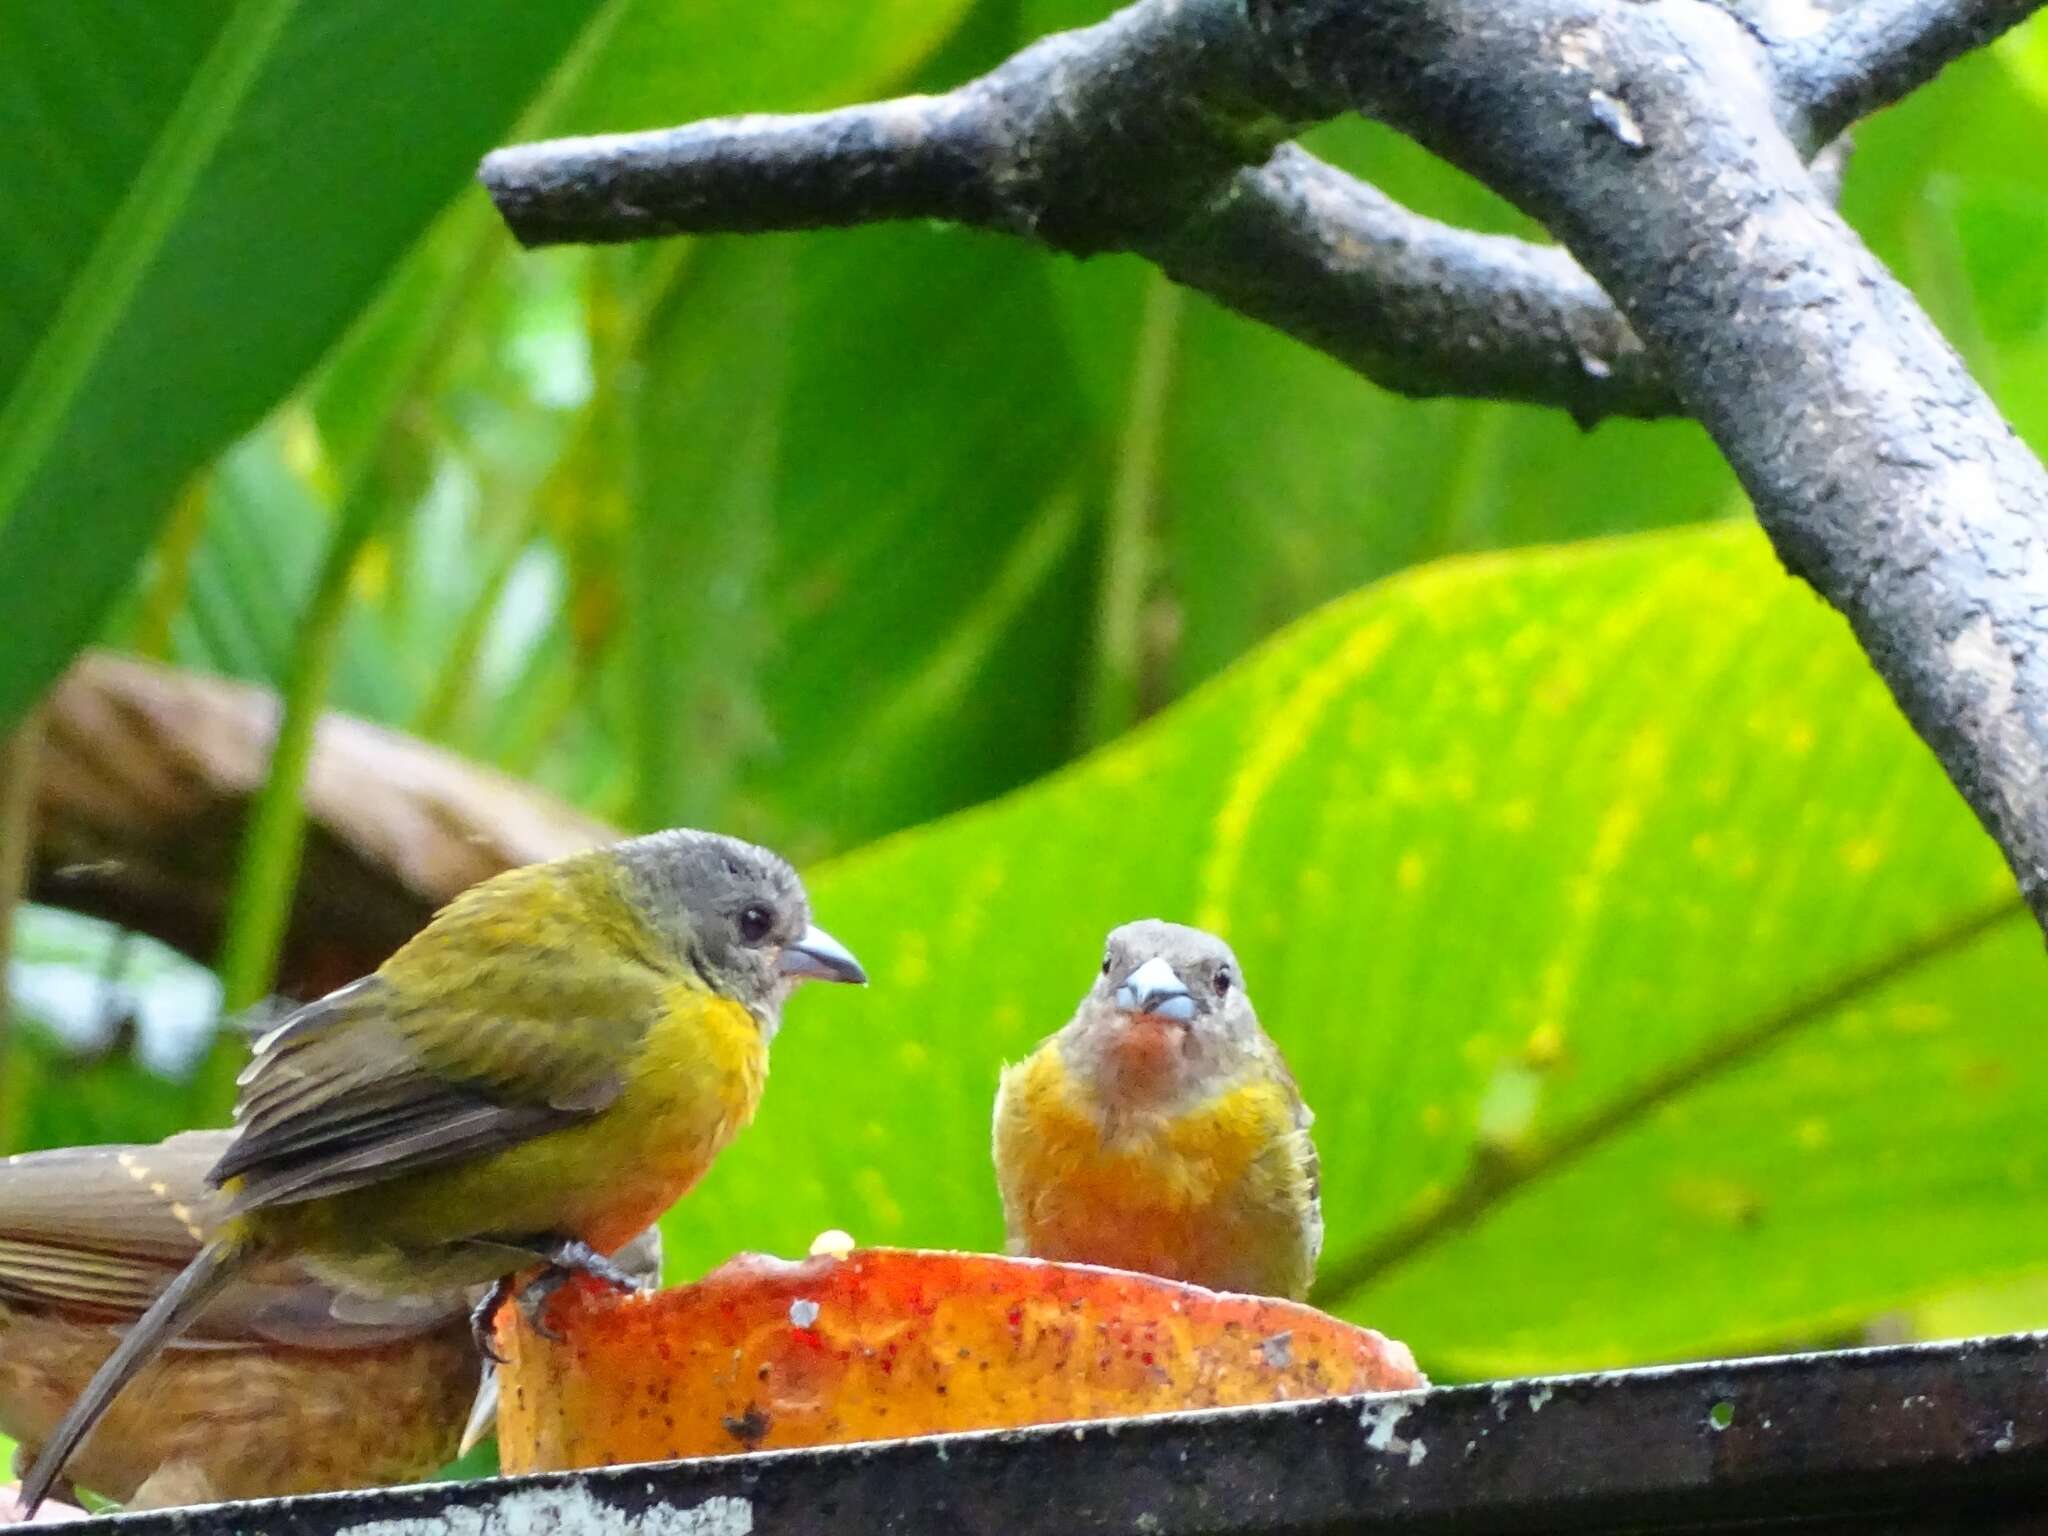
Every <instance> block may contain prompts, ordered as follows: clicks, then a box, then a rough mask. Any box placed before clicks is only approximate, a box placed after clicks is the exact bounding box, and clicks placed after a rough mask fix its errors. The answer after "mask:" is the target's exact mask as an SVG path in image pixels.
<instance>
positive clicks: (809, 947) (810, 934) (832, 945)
mask: <svg viewBox="0 0 2048 1536" xmlns="http://www.w3.org/2000/svg"><path fill="white" fill-rule="evenodd" d="M778 969H780V970H781V972H782V974H783V975H785V976H787V977H789V978H790V979H791V980H792V981H851V982H855V983H857V984H858V985H861V986H866V985H867V980H868V973H867V972H866V971H864V970H862V969H861V968H860V962H859V961H858V960H856V959H854V958H853V951H852V950H850V949H848V948H847V947H846V946H845V945H844V944H842V943H840V942H839V941H838V940H837V939H835V938H833V937H832V935H831V934H829V933H827V932H826V931H825V930H824V929H822V928H820V927H819V926H818V925H817V924H816V923H813V924H811V926H810V927H808V928H806V929H805V930H804V935H803V937H802V938H800V939H798V940H797V941H796V942H795V943H793V944H788V945H785V946H783V950H782V960H781V962H780V964H779V966H778Z"/></svg>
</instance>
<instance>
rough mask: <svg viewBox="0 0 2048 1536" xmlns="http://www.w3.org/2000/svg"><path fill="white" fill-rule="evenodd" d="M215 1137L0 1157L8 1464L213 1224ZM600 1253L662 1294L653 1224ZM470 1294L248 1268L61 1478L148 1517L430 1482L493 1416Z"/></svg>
mask: <svg viewBox="0 0 2048 1536" xmlns="http://www.w3.org/2000/svg"><path fill="white" fill-rule="evenodd" d="M228 1141H229V1133H228V1132H226V1131H187V1132H185V1133H183V1134H181V1135H178V1136H173V1137H171V1138H170V1139H169V1140H168V1141H165V1142H162V1143H159V1144H158V1145H156V1146H104V1147H62V1148H58V1149H55V1150H53V1151H49V1152H30V1153H24V1154H22V1155H21V1156H18V1157H11V1158H7V1159H4V1160H0V1433H4V1434H7V1435H9V1436H11V1437H13V1438H14V1439H15V1440H16V1441H17V1442H19V1449H18V1451H17V1459H18V1460H20V1461H21V1462H23V1463H27V1462H31V1461H33V1460H34V1459H35V1455H36V1448H37V1447H38V1446H40V1445H41V1444H42V1443H43V1442H44V1440H45V1439H46V1438H47V1437H48V1436H49V1434H50V1431H51V1430H52V1429H53V1428H54V1427H55V1426H56V1424H57V1421H58V1420H59V1419H60V1418H61V1417H62V1416H63V1413H64V1409H65V1407H66V1406H67V1405H68V1404H69V1403H70V1402H71V1401H72V1400H73V1399H74V1398H76V1397H77V1396H78V1394H79V1392H80V1391H81V1390H82V1389H83V1388H84V1386H85V1384H86V1382H87V1381H89V1380H90V1379H91V1377H92V1374H93V1372H94V1371H96V1370H97V1369H98V1368H99V1366H100V1364H101V1363H102V1362H103V1361H104V1360H105V1359H106V1357H107V1356H108V1355H109V1354H110V1353H112V1351H113V1348H114V1345H115V1343H116V1342H117V1341H118V1339H119V1337H120V1331H121V1330H122V1329H124V1328H127V1327H131V1326H133V1324H134V1323H135V1321H136V1319H137V1318H138V1317H140V1316H141V1315H142V1313H143V1312H144V1311H145V1310H146V1309H147V1308H148V1306H149V1304H150V1303H151V1302H152V1301H154V1300H155V1299H156V1298H157V1296H158V1295H159V1294H161V1292H162V1291H163V1289H164V1287H165V1286H167V1285H169V1284H170V1283H171V1281H172V1280H173V1279H175V1278H176V1276H177V1275H178V1272H179V1271H180V1270H182V1269H183V1268H184V1267H185V1266H186V1265H187V1264H188V1263H190V1262H191V1261H192V1258H193V1256H194V1255H196V1254H197V1253H198V1252H199V1250H200V1248H201V1247H202V1246H203V1245H204V1244H205V1242H206V1241H207V1239H208V1238H209V1237H210V1236H211V1235H212V1234H213V1233H214V1232H215V1231H216V1230H217V1229H218V1227H219V1225H220V1220H221V1213H222V1211H223V1210H224V1208H225V1207H226V1205H227V1196H225V1195H224V1194H222V1193H221V1192H220V1191H219V1190H216V1189H214V1188H212V1187H211V1186H209V1185H208V1184H207V1182H206V1174H207V1171H208V1170H209V1169H211V1168H212V1167H213V1165H214V1164H215V1163H216V1162H218V1161H219V1160H220V1157H221V1154H222V1153H223V1152H225V1151H226V1150H227V1145H228ZM613 1257H614V1258H615V1259H616V1261H617V1262H618V1263H619V1264H620V1266H621V1267H623V1268H625V1269H628V1270H631V1271H632V1272H633V1273H634V1274H635V1276H636V1277H640V1278H643V1279H644V1280H645V1282H646V1283H647V1284H649V1285H652V1284H654V1283H656V1281H657V1280H658V1279H659V1275H660V1263H661V1247H660V1234H659V1232H658V1231H656V1230H655V1229H652V1228H650V1229H649V1230H648V1231H647V1232H645V1233H642V1234H641V1236H640V1237H639V1238H638V1239H636V1240H635V1241H634V1242H633V1243H632V1244H629V1245H628V1246H627V1248H625V1249H622V1250H620V1252H619V1253H617V1254H615V1255H614V1256H613ZM475 1299H476V1298H475V1297H474V1296H472V1295H470V1294H468V1293H466V1292H462V1291H456V1292H451V1293H449V1294H447V1295H444V1296H440V1297H433V1296H427V1297H420V1298H407V1299H405V1300H403V1301H400V1302H396V1303H385V1304H379V1303H377V1302H374V1301H371V1300H369V1299H367V1298H354V1297H347V1296H345V1295H344V1294H343V1293H340V1292H337V1291H336V1290H335V1289H334V1288H333V1287H332V1286H329V1285H326V1284H324V1283H322V1282H321V1281H319V1280H318V1279H316V1278H314V1277H313V1276H311V1275H309V1274H307V1273H306V1272H305V1270H304V1269H302V1268H300V1267H299V1266H298V1265H297V1264H296V1263H294V1262H292V1261H291V1260H289V1259H286V1260H280V1261H275V1262H273V1263H271V1264H269V1265H266V1266H262V1267H259V1268H254V1269H251V1270H248V1271H245V1272H244V1274H243V1275H242V1276H240V1277H239V1278H237V1279H236V1280H234V1281H232V1282H231V1283H230V1284H229V1285H227V1286H226V1287H225V1288H224V1289H223V1290H222V1292H221V1294H220V1295H219V1296H218V1297H216V1298H215V1300H214V1303H213V1305H212V1306H210V1307H209V1308H208V1309H207V1311H206V1313H205V1315H204V1316H203V1317H202V1318H200V1320H199V1321H198V1322H197V1323H196V1324H195V1325H194V1326H193V1328H192V1329H191V1331H189V1332H188V1333H187V1334H186V1335H185V1337H184V1338H183V1339H180V1340H178V1341H176V1342H175V1343H173V1344H172V1345H171V1346H169V1347H168V1348H167V1349H165V1351H164V1352H163V1353H162V1354H160V1355H159V1356H157V1358H156V1359H155V1360H154V1361H153V1362H151V1364H150V1365H149V1366H148V1367H146V1368H145V1369H144V1370H143V1371H142V1372H141V1374H140V1375H139V1376H138V1377H137V1378H136V1382H135V1385H134V1388H133V1389H132V1390H131V1391H130V1392H128V1393H126V1394H124V1395H123V1396H122V1397H121V1399H120V1400H119V1401H118V1402H117V1403H116V1404H115V1405H114V1407H113V1409H112V1410H111V1411H110V1412H109V1413H108V1414H107V1416H106V1417H105V1418H103V1419H102V1420H100V1423H99V1425H98V1427H97V1429H96V1430H95V1431H94V1433H93V1434H91V1435H90V1436H88V1437H87V1438H86V1440H85V1441H84V1443H83V1444H81V1445H80V1446H79V1448H78V1451H77V1453H76V1454H75V1455H74V1456H73V1457H72V1460H71V1468H70V1470H71V1475H72V1479H73V1480H75V1481H76V1482H79V1483H82V1484H83V1485H84V1486H86V1487H88V1488H91V1489H92V1490H94V1491H95V1492H96V1493H99V1494H102V1495H104V1496H106V1497H108V1498H112V1499H116V1500H118V1501H119V1502H121V1503H123V1504H125V1505H127V1506H128V1507H129V1508H131V1509H151V1508H158V1507H162V1506H165V1505H171V1504H198V1503H210V1502H214V1501H217V1500H220V1499H256V1498H272V1497H276V1496H279V1495H283V1494H291V1493H320V1492H326V1491H328V1490H331V1489H339V1488H373V1487H380V1486H383V1485H386V1484H390V1483H401V1482H411V1481H414V1480H416V1479H418V1478H421V1477H425V1476H426V1475H428V1474H429V1473H431V1472H433V1471H434V1470H435V1469H437V1468H439V1467H441V1466H442V1465H444V1464H445V1463H447V1462H448V1461H449V1460H450V1459H452V1458H453V1457H454V1456H455V1454H456V1453H457V1449H458V1447H457V1443H456V1441H457V1436H458V1434H461V1433H463V1431H464V1425H463V1420H464V1415H465V1414H467V1415H468V1416H469V1419H470V1431H469V1432H470V1433H471V1434H477V1435H480V1434H483V1433H488V1432H489V1430H490V1428H491V1424H492V1422H493V1420H494V1416H495V1410H496V1406H497V1394H496V1391H495V1386H496V1382H495V1378H494V1377H493V1376H491V1374H490V1372H489V1368H488V1367H485V1381H484V1388H483V1390H481V1391H479V1388H478V1366H479V1361H478V1359H477V1355H476V1351H475V1349H474V1348H473V1347H472V1344H471V1338H470V1328H469V1314H470V1310H471V1307H472V1305H473V1303H474V1301H475ZM472 1397H474V1399H475V1401H474V1403H472ZM0 1507H4V1500H0Z"/></svg>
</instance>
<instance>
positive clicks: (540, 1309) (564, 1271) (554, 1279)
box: [519, 1241, 645, 1340]
mask: <svg viewBox="0 0 2048 1536" xmlns="http://www.w3.org/2000/svg"><path fill="white" fill-rule="evenodd" d="M577 1275H589V1276H590V1277H591V1278H592V1279H593V1280H602V1281H603V1282H604V1283H605V1284H606V1285H609V1286H611V1287H612V1288H613V1289H614V1290H619V1291H624V1292H625V1293H626V1294H627V1295H629V1296H632V1295H638V1294H639V1293H640V1292H641V1291H642V1290H644V1289H645V1287H644V1286H643V1285H641V1283H640V1281H639V1280H638V1279H636V1278H635V1277H634V1276H633V1275H631V1274H629V1273H627V1272H626V1271H625V1270H623V1269H621V1268H620V1267H619V1266H618V1265H617V1264H615V1263H613V1262H612V1260H611V1259H610V1258H608V1257H606V1256H605V1255H604V1254H601V1253H599V1252H598V1251H597V1250H596V1249H595V1248H593V1247H591V1246H590V1244H588V1243H584V1242H573V1241H572V1242H566V1243H563V1244H561V1245H560V1246H558V1247H557V1248H555V1249H554V1251H553V1252H551V1253H550V1254H549V1255H548V1267H547V1268H546V1269H544V1270H542V1271H541V1272H540V1273H539V1274H538V1275H536V1276H535V1277H534V1278H533V1279H531V1280H529V1281H528V1282H527V1283H526V1284H525V1285H524V1286H523V1287H522V1288H521V1289H520V1292H519V1311H520V1315H521V1316H523V1317H524V1318H525V1319H526V1325H527V1327H529V1328H531V1329H532V1330H533V1331H534V1332H535V1333H537V1334H539V1335H540V1336H541V1337H542V1338H544V1339H551V1340H552V1339H558V1338H559V1337H560V1335H559V1334H557V1333H556V1332H555V1331H554V1329H552V1328H550V1327H549V1326H548V1323H547V1306H548V1302H549V1301H550V1300H552V1299H553V1297H554V1294H555V1292H557V1291H559V1290H560V1289H561V1288H562V1287H563V1286H564V1285H566V1284H568V1282H569V1281H570V1280H571V1279H572V1278H574V1277H575V1276H577Z"/></svg>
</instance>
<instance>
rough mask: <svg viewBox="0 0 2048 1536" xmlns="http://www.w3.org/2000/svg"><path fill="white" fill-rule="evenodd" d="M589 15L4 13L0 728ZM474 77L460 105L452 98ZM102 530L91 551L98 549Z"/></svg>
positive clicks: (378, 5) (247, 10)
mask: <svg viewBox="0 0 2048 1536" xmlns="http://www.w3.org/2000/svg"><path fill="white" fill-rule="evenodd" d="M593 5H594V0H540V3H537V4H520V5H511V4H507V3H505V0H452V3H448V4H441V5H433V6H418V5H408V4H399V3H397V0H370V3H369V4H367V5H359V6H353V7H351V8H350V9H349V11H348V13H347V16H346V20H345V22H344V21H343V20H342V19H341V17H340V15H339V13H337V12H335V11H333V10H332V9H330V8H327V7H322V6H317V5H311V4H304V3H300V0H239V3H237V4H234V5H231V6H230V5H221V4H217V3H206V0H169V3H166V4H162V5H154V6H151V7H150V8H148V10H147V13H146V14H147V24H146V25H139V24H138V21H137V16H138V13H137V11H136V9H135V7H133V6H131V5H127V4H122V3H117V0H75V3H67V4H63V5H45V6H31V7H27V8H25V9H24V8H16V9H14V10H11V11H10V12H9V13H8V15H7V18H6V19H5V21H4V22H0V221H4V222H5V224H6V226H7V228H8V229H9V231H10V233H11V238H10V239H9V241H8V243H7V247H6V254H5V255H4V256H0V294H4V296H5V297H4V299H0V606H4V607H5V608H6V610H7V611H9V612H15V613H25V612H33V613H35V615H36V620H37V621H36V623H34V624H33V625H24V626H17V627H16V629H15V630H14V631H13V632H12V634H11V636H10V639H9V642H8V644H7V646H6V647H5V648H4V649H0V727H4V725H5V723H6V722H7V721H9V720H11V719H12V718H13V717H14V716H16V715H17V714H18V713H19V712H20V711H21V710H22V709H23V708H24V707H25V706H26V705H27V704H28V703H29V702H30V701H31V700H32V699H34V698H35V696H36V695H37V694H38V693H39V692H40V691H41V689H42V688H43V687H44V685H46V684H47V683H48V682H49V680H50V679H51V677H53V676H54V675H55V673H56V672H57V671H58V669H59V668H61V667H62V665H63V664H64V662H65V661H66V660H67V659H68V658H69V656H70V655H71V653H72V652H73V651H74V650H75V649H76V648H77V647H78V646H79V644H81V643H82V642H83V641H84V640H85V639H86V638H87V637H88V636H89V635H90V634H91V633H92V632H93V629H94V627H95V626H96V625H97V624H98V622H99V621H100V618H101V616H102V615H103V614H104V613H105V611H106V610H107V607H108V605H109V603H110V602H111V601H112V600H113V599H114V598H115V596H116V595H117V594H118V592H119V590H120V588H121V586H122V584H123V582H124V581H125V580H126V579H127V577H128V575H129V573H130V572H131V571H132V569H133V568H134V566H135V564H136V561H137V560H138V559H139V557H140V556H141V554H142V552H143V550H144V548H145V547H146V546H147V544H148V543H149V541H150V539H151V537H152V535H153V534H154V531H155V529H156V527H157V525H158V524H159V522H160V521H161V520H162V518H163V517H164V516H165V515H166V514H167V511H168V509H169V507H170V506H171V504H172V501H173V498H174V497H175V496H176V494H177V492H178V490H179V488H180V486H181V485H182V483H183V482H184V480H185V479H186V477H188V476H189V475H190V474H191V473H192V471H193V470H194V469H196V468H197V467H198V466H199V465H200V464H202V463H203V462H205V460H206V459H208V458H209V457H210V456H211V455H212V454H214V453H215V452H217V451H218V450H219V449H220V448H221V447H222V446H223V445H224V444H225V443H226V442H228V441H229V440H230V439H231V438H232V437H233V436H234V435H235V434H236V433H238V432H240V431H242V430H244V429H246V428H247V427H248V426H249V425H250V423H251V422H253V421H254V420H255V419H256V417H257V416H258V415H259V414H260V413H261V412H262V411H263V410H264V409H266V408H267V407H268V406H269V405H270V404H271V403H272V402H273V401H274V400H276V399H277V397H278V396H279V395H280V394H281V393H282V392H283V391H284V390H285V389H286V388H288V387H289V386H290V385H291V384H292V383H293V382H294V381H295V380H296V379H297V378H298V377H299V376H300V375H301V374H302V373H303V372H304V371H305V370H306V369H307V368H308V367H309V366H310V365H311V364H312V363H313V362H314V361H315V360H316V359H317V358H318V357H319V355H320V354H321V352H322V351H323V350H324V349H325V348H326V347H327V345H328V344H329V343H330V342H331V341H332V340H333V339H334V338H335V337H336V336H337V335H338V334H339V333H340V331H341V329H342V328H343V326H344V325H345V324H346V323H347V322H348V320H349V319H350V318H351V317H352V316H353V315H354V314H355V312H356V311H357V309H358V308H360V307H361V305H362V304H363V303H364V302H365V301H366V300H367V299H368V297H369V296H370V294H371V293H372V292H373V291H374V289H375V287H376V284H377V283H378V281H379V279H380V278H381V277H382V275H383V274H384V272H385V271H386V270H387V269H388V268H389V267H390V266H391V264H392V263H393V261H394V260H395V259H396V258H397V257H398V256H399V255H400V254H401V253H402V252H403V251H404V249H405V247H406V246H407V245H408V244H409V243H410V242H411V241H412V240H413V239H414V238H415V237H416V236H417V235H418V234H419V232H420V231H421V229H422V228H423V227H424V226H425V225H426V223H427V221H428V219H429V218H430V217H431V215H432V214H433V213H434V211H435V210H436V209H437V208H438V207H439V206H440V205H441V204H442V203H443V202H445V201H446V200H447V199H448V198H449V197H450V196H452V195H453V194H454V193H455V192H456V191H458V190H459V189H461V187H462V186H463V184H464V182H465V181H466V179H467V178H468V176H469V174H470V172H471V170H472V168H473V167H474V164H475V161H476V158H477V157H478V155H480V154H481V153H482V152H483V151H484V150H485V149H486V148H488V147H489V145H490V143H491V141H492V139H493V138H494V137H495V136H496V135H497V133H498V132H499V131H501V129H502V128H503V126H504V125H505V123H506V122H508V121H509V120H510V118H511V117H512V115H513V114H514V112H515V110H516V109H517V108H518V106H519V105H520V104H521V103H522V102H523V101H524V100H525V99H526V98H527V97H528V95H530V94H531V93H532V91H533V90H534V89H535V87H536V86H537V85H538V84H539V83H540V82H541V80H542V79H543V78H544V76H545V74H546V72H547V70H548V68H549V67H550V66H551V64H552V63H553V61H554V60H555V58H556V57H557V55H559V54H560V53H561V51H562V50H563V49H564V47H565V46H566V45H567V44H568V42H569V40H570V39H571V38H572V37H573V36H574V34H575V32H576V29H577V28H578V27H579V26H580V25H581V24H582V22H583V21H584V20H585V18H586V17H587V16H588V15H589V13H590V12H591V10H592V8H593ZM457 80H459V81H460V88H459V89H451V88H450V84H449V83H450V82H451V81H457ZM85 529H90V530H91V536H90V537H89V538H87V537H82V535H81V531H82V530H85Z"/></svg>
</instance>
